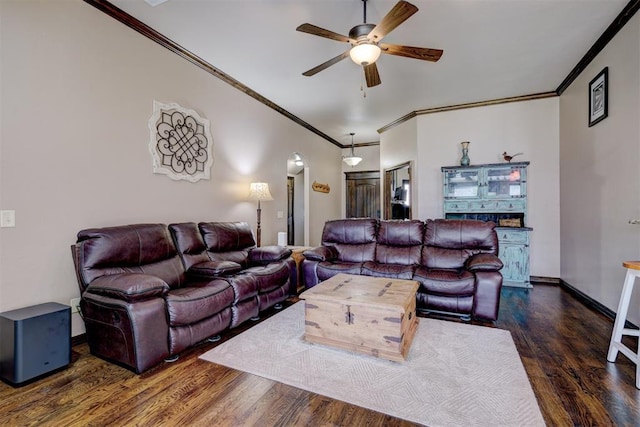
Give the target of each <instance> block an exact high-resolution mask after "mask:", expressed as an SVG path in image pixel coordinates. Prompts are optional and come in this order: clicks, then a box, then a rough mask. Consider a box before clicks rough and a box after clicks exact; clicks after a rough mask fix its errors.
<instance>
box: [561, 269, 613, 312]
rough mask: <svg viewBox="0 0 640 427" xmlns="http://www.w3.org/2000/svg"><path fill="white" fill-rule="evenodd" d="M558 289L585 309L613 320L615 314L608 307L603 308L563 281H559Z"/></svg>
mask: <svg viewBox="0 0 640 427" xmlns="http://www.w3.org/2000/svg"><path fill="white" fill-rule="evenodd" d="M560 287H562V288H563V289H566V290H567V292H569V293H570V294H571V295H573V296H574V297H575V298H576V299H577V300H578V301H580V302H581V303H583V304H584V305H586V306H587V307H589V308H591V309H593V310H595V311H597V312H598V313H600V314H602V315H604V316H606V317H608V318H609V319H611V320H615V318H616V312H615V311H613V310H611V309H610V308H608V307H605V306H604V305H602V304H601V303H599V302H598V301H596V300H595V299H593V298H591V297H590V296H589V295H587V294H585V293H584V292H582V291H580V290H578V289H576V288H574V287H573V286H571V285H570V284H568V283H567V282H565V281H564V280H562V279H560Z"/></svg>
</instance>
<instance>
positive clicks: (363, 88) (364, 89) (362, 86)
mask: <svg viewBox="0 0 640 427" xmlns="http://www.w3.org/2000/svg"><path fill="white" fill-rule="evenodd" d="M364 79H365V76H364V67H362V74H361V75H360V92H362V97H363V98H366V97H367V85H366V83H365V80H364Z"/></svg>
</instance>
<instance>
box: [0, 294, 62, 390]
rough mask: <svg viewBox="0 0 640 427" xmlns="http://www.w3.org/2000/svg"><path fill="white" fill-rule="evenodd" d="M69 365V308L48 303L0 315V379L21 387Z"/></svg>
mask: <svg viewBox="0 0 640 427" xmlns="http://www.w3.org/2000/svg"><path fill="white" fill-rule="evenodd" d="M70 362H71V308H70V307H69V306H67V305H63V304H58V303H55V302H48V303H44V304H39V305H34V306H31V307H25V308H20V309H18V310H12V311H6V312H4V313H0V377H1V378H2V380H4V381H5V382H7V383H9V384H11V385H23V384H25V383H27V382H30V381H31V380H34V379H36V378H39V377H41V376H43V375H46V374H48V373H51V372H53V371H56V370H58V369H60V368H64V367H66V366H67V365H69V363H70Z"/></svg>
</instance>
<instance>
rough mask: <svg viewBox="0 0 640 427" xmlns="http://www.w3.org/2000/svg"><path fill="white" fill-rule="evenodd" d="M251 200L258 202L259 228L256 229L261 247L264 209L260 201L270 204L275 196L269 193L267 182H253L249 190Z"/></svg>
mask: <svg viewBox="0 0 640 427" xmlns="http://www.w3.org/2000/svg"><path fill="white" fill-rule="evenodd" d="M249 200H257V201H258V226H257V227H256V237H257V245H258V247H260V233H261V230H260V215H261V213H262V209H260V201H263V202H268V201H270V200H273V196H271V192H270V191H269V184H267V183H266V182H252V183H251V188H250V189H249Z"/></svg>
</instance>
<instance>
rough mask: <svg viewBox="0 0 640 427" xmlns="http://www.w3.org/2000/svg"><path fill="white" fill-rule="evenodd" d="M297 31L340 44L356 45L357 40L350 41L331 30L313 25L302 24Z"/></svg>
mask: <svg viewBox="0 0 640 427" xmlns="http://www.w3.org/2000/svg"><path fill="white" fill-rule="evenodd" d="M296 31H300V32H302V33H307V34H312V35H314V36H320V37H324V38H327V39H331V40H337V41H339V42H347V43H354V44H355V43H356V41H355V40H353V39H350V38H349V37H347V36H343V35H342V34H338V33H334V32H333V31H331V30H326V29H324V28H320V27H317V26H315V25H313V24H302V25H300V26H299V27H298V28H296Z"/></svg>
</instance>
